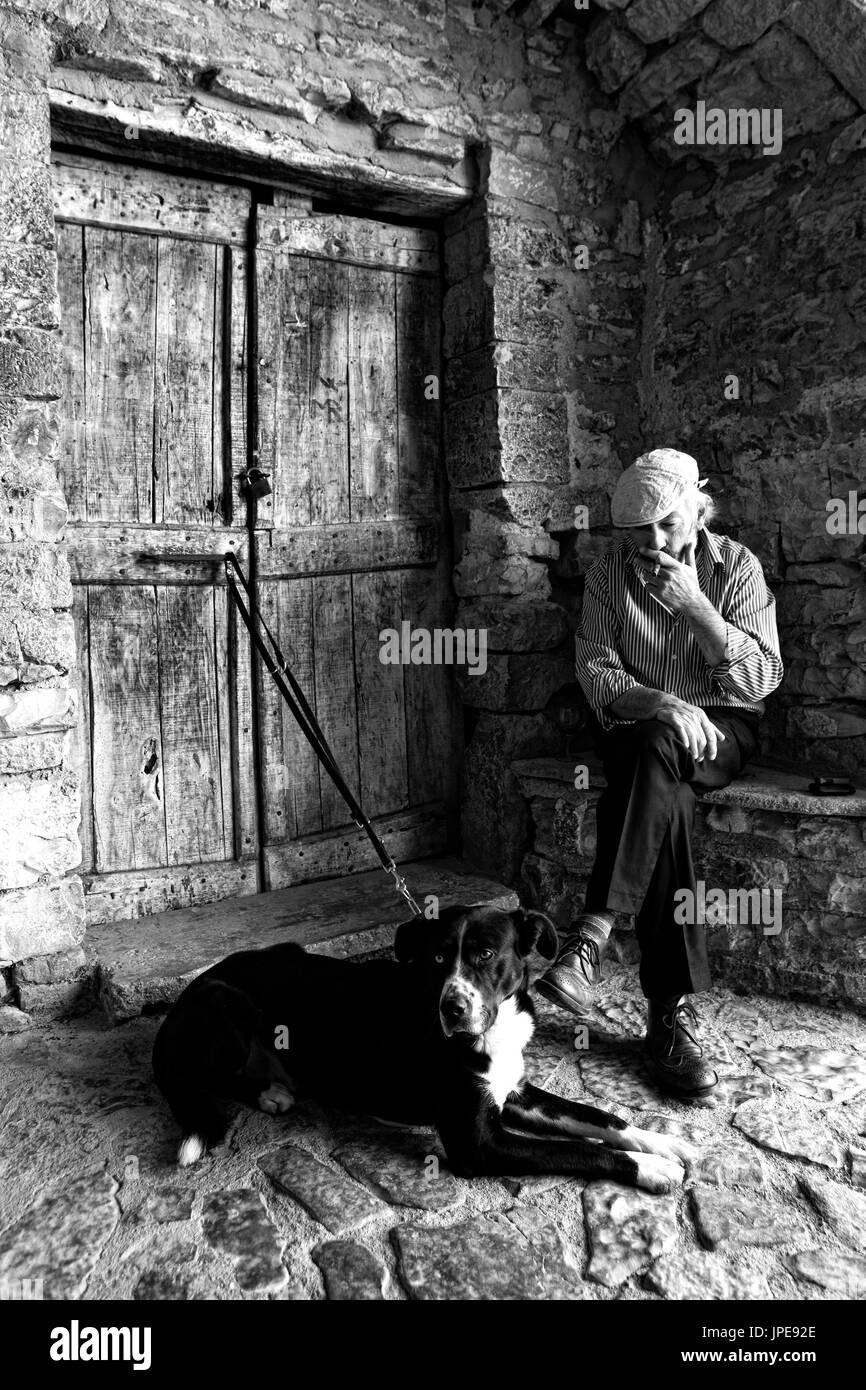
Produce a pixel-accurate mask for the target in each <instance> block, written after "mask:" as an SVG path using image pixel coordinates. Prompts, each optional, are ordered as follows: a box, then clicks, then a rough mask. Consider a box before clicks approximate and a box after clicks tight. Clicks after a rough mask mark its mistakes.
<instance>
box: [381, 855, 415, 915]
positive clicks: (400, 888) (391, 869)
mask: <svg viewBox="0 0 866 1390" xmlns="http://www.w3.org/2000/svg"><path fill="white" fill-rule="evenodd" d="M385 873H386V874H390V875H391V877H392V878H393V880H394V887H395V888H396V889H397V892H398V893H399V894H401V896H402V897H403V898H405V900H406V905H407V907H408V908H409V910H410V912H411V913H412V915H413V917H420V916H421V909H420V907H419V906H418V904H417V903H416V901H415V899H414V898H413V897H412V894H411V893H410V892H409V889H408V887H407V886H406V880H405V879H404V878H403V876H402V875H401V874H400V872H399V871H398V869H397V865H396V864H395V863H394V860H393V859H391V860H390V861H389V863H388V865H387V867H386V869H385Z"/></svg>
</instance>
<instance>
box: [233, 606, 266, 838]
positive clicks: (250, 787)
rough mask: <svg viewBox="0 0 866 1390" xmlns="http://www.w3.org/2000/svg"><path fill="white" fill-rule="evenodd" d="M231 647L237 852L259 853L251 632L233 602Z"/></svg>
mask: <svg viewBox="0 0 866 1390" xmlns="http://www.w3.org/2000/svg"><path fill="white" fill-rule="evenodd" d="M228 650H229V653H230V661H231V670H232V673H233V681H234V688H233V699H232V704H231V743H232V755H233V763H232V786H233V788H234V797H235V853H236V854H237V855H238V856H239V857H240V858H242V859H243V858H248V857H250V856H253V855H257V854H258V850H259V818H258V817H259V813H258V793H257V786H256V747H255V743H256V728H255V721H254V719H253V670H252V651H251V643H250V640H249V636H248V634H247V630H246V628H245V627H244V626H243V624H242V622H241V619H240V618H239V617H238V614H237V610H236V609H235V606H234V604H232V606H231V609H230V612H229V621H228Z"/></svg>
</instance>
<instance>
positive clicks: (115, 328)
mask: <svg viewBox="0 0 866 1390" xmlns="http://www.w3.org/2000/svg"><path fill="white" fill-rule="evenodd" d="M84 245H85V266H84V301H85V302H84V357H85V376H84V381H85V388H84V398H85V418H86V426H85V451H86V460H87V481H86V513H85V515H86V519H87V520H88V521H150V520H151V517H152V493H153V477H152V470H153V358H154V324H155V314H156V241H155V239H154V238H153V237H149V236H141V235H139V234H137V233H135V232H115V231H109V230H104V229H102V228H99V227H90V228H88V229H87V231H86V233H85V243H84Z"/></svg>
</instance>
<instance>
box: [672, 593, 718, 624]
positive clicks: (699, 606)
mask: <svg viewBox="0 0 866 1390" xmlns="http://www.w3.org/2000/svg"><path fill="white" fill-rule="evenodd" d="M681 611H682V613H683V616H684V617H685V618H686V620H688V619H690V618H694V619H701V618H706V617H707V616H708V615H709V614H711V613H712V614H714V615H715V617H718V616H719V610H718V609H717V608H716V607H715V605H714V604H713V603H711V602H710V600H709V599H708V598H707V596H706V594H704V593H700V592H699V593H697V594H695V595H694V597H693V598H690V599H687V600H686V602H685V603H684V604H683V606H682V610H681Z"/></svg>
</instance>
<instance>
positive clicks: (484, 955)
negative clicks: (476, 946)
mask: <svg viewBox="0 0 866 1390" xmlns="http://www.w3.org/2000/svg"><path fill="white" fill-rule="evenodd" d="M495 955H496V952H495V951H490V950H487V951H479V952H478V959H479V960H492V959H493V957H494V956H495Z"/></svg>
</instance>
